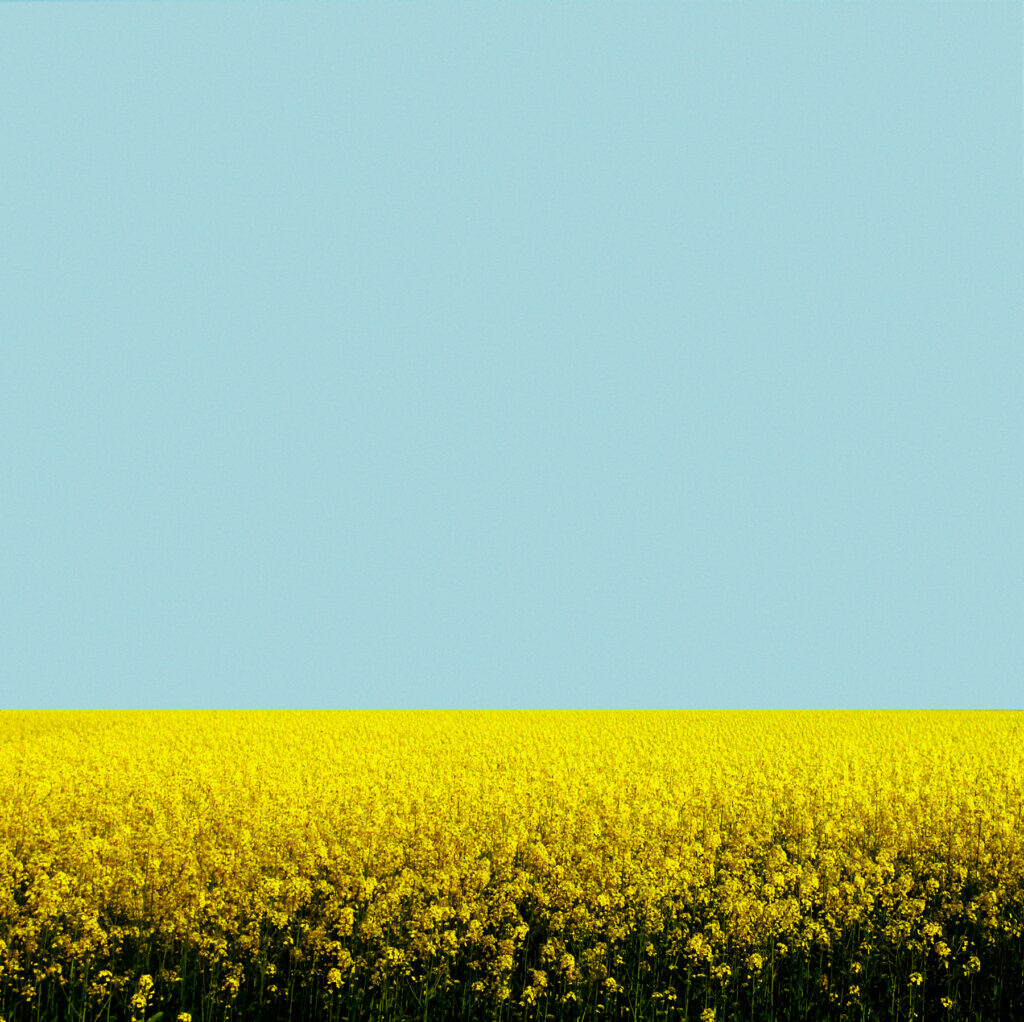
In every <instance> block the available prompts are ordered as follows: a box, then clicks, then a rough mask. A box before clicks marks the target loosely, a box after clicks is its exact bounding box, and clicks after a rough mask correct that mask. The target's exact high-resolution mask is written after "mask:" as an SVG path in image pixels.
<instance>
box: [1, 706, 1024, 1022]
mask: <svg viewBox="0 0 1024 1022" xmlns="http://www.w3.org/2000/svg"><path fill="white" fill-rule="evenodd" d="M1022 750H1024V714H1015V713H1001V714H1000V713H507V714H503V713H492V714H488V713H305V712H303V713H35V714H32V713H3V714H0V807H2V814H0V1022H50V1020H62V1022H63V1020H72V1019H74V1020H77V1022H103V1020H109V1019H113V1020H116V1022H121V1020H125V1022H128V1020H136V1022H142V1020H148V1019H151V1018H153V1017H154V1016H156V1015H158V1014H159V1015H160V1016H161V1018H162V1020H163V1022H172V1020H173V1019H175V1018H179V1019H183V1020H184V1019H190V1020H191V1022H220V1020H222V1019H223V1020H227V1019H253V1020H267V1022H277V1020H285V1019H289V1020H296V1022H299V1020H303V1022H306V1020H316V1019H322V1020H324V1022H335V1020H343V1019H345V1020H353V1022H354V1020H356V1019H384V1020H392V1019H394V1020H398V1019H412V1018H417V1019H449V1018H451V1019H459V1018H461V1019H467V1020H475V1019H484V1018H487V1019H490V1018H507V1019H519V1018H521V1019H536V1020H545V1019H558V1020H561V1019H577V1018H620V1019H634V1018H635V1019H693V1020H697V1019H703V1020H705V1022H707V1020H709V1019H715V1020H716V1022H722V1020H723V1019H733V1018H737V1019H740V1018H742V1019H801V1018H802V1019H808V1020H817V1019H836V1020H840V1019H849V1020H866V1019H893V1020H896V1019H911V1018H923V1019H931V1018H949V1019H968V1018H970V1019H975V1018H977V1019H983V1018H984V1019H999V1018H1007V1019H1010V1018H1014V1017H1016V1018H1024V953H1022V949H1024V940H1022V935H1024V836H1022V830H1021V817H1022V810H1024V751H1022Z"/></svg>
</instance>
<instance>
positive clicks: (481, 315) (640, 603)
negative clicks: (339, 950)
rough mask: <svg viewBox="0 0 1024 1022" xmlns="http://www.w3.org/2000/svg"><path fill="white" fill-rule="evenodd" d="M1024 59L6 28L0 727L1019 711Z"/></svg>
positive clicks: (795, 36) (809, 47) (447, 32)
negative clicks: (510, 714)
mask: <svg viewBox="0 0 1024 1022" xmlns="http://www.w3.org/2000/svg"><path fill="white" fill-rule="evenodd" d="M1021 62H1022V8H1021V4H1020V3H992V4H977V3H966V4H946V3H937V4H926V3H892V4H887V3H870V4H862V3H853V4H830V3H825V4H822V3H776V4H749V5H748V4H664V5H634V4H626V3H622V4H601V5H584V4H550V5H549V4H529V3H527V4H520V3H499V4H469V5H466V4H451V5H443V4H439V5H432V4H423V5H418V4H417V5H404V4H403V5H388V4H358V5H348V4H339V5H300V6H297V7H292V6H289V5H268V4H255V5H252V6H249V5H245V4H227V5H220V4H212V5H205V4H204V5H189V4H182V5H175V4H142V5H137V6H136V5H119V4H115V5H108V4H85V5H77V4H70V5H63V4H61V5H54V6H51V5H47V4H15V5H3V7H2V9H0V706H2V707H3V708H5V709H15V708H41V709H50V708H95V709H106V708H161V707H176V708H221V707H224V708H292V707H294V708H339V709H347V708H381V709H387V708H410V709H429V708H437V709H448V708H494V709H515V708H555V709H560V708H607V709H617V708H650V709H663V708H664V709H672V708H680V709H689V708H694V709H699V708H721V709H733V708H818V707H825V708H828V707H836V708H883V709H884V708H961V707H977V708H996V707H1001V708H1020V707H1021V706H1022V703H1024V699H1022V691H1024V460H1022V453H1024V198H1022V190H1024V189H1022V185H1024V165H1022V160H1024V145H1022V100H1024V97H1022V68H1021Z"/></svg>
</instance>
